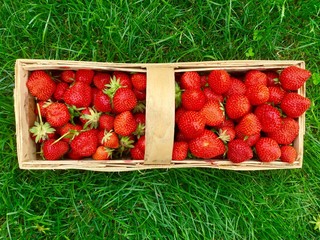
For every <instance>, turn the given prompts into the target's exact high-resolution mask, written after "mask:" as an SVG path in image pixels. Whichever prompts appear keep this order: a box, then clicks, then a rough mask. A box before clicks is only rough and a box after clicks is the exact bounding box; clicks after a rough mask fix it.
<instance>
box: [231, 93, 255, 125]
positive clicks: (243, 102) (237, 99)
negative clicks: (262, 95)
mask: <svg viewBox="0 0 320 240" xmlns="http://www.w3.org/2000/svg"><path fill="white" fill-rule="evenodd" d="M225 108H226V113H227V115H228V117H229V118H231V119H238V118H241V117H243V116H244V115H246V114H247V113H249V112H250V109H251V105H250V102H249V99H248V98H247V97H246V96H245V95H239V94H234V95H231V96H230V97H229V98H228V99H227V101H226V106H225Z"/></svg>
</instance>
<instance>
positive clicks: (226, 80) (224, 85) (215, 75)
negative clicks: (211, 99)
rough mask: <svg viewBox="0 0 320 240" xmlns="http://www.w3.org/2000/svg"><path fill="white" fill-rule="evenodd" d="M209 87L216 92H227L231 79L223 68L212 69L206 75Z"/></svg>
mask: <svg viewBox="0 0 320 240" xmlns="http://www.w3.org/2000/svg"><path fill="white" fill-rule="evenodd" d="M208 84H209V86H210V88H211V89H212V90H213V91H214V92H215V93H217V94H223V93H225V92H227V91H228V90H229V88H230V86H231V79H230V76H229V74H228V72H227V71H225V70H213V71H211V72H210V74H209V76H208Z"/></svg>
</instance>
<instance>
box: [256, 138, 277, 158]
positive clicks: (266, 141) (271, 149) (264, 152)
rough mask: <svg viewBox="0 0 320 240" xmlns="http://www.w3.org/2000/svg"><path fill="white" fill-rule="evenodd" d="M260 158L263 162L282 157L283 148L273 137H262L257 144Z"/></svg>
mask: <svg viewBox="0 0 320 240" xmlns="http://www.w3.org/2000/svg"><path fill="white" fill-rule="evenodd" d="M255 147H256V152H257V155H258V158H259V159H260V161H262V162H271V161H275V160H277V159H279V158H280V156H281V150H280V147H279V145H278V143H277V142H276V141H275V140H273V139H272V138H268V137H264V138H260V139H259V140H258V142H257V143H256V145H255Z"/></svg>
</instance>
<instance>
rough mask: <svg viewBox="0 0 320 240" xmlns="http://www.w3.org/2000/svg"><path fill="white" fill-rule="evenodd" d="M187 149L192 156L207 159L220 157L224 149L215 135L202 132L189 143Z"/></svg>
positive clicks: (210, 132) (207, 131)
mask: <svg viewBox="0 0 320 240" xmlns="http://www.w3.org/2000/svg"><path fill="white" fill-rule="evenodd" d="M189 149H190V152H191V153H192V154H193V155H194V156H196V157H198V158H203V159H208V158H214V157H217V156H220V155H222V154H223V153H224V152H225V150H226V147H225V145H224V144H223V142H222V141H221V140H220V139H219V138H218V136H217V135H216V134H215V133H213V132H212V131H210V130H204V131H203V133H202V134H201V135H200V136H199V137H196V138H194V139H192V140H190V141H189Z"/></svg>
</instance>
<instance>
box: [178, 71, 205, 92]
mask: <svg viewBox="0 0 320 240" xmlns="http://www.w3.org/2000/svg"><path fill="white" fill-rule="evenodd" d="M180 86H181V88H183V89H185V90H187V89H200V87H201V77H200V75H199V74H198V73H197V72H192V71H191V72H185V73H183V74H182V76H181V78H180Z"/></svg>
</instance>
